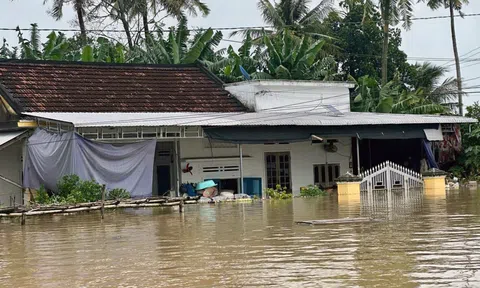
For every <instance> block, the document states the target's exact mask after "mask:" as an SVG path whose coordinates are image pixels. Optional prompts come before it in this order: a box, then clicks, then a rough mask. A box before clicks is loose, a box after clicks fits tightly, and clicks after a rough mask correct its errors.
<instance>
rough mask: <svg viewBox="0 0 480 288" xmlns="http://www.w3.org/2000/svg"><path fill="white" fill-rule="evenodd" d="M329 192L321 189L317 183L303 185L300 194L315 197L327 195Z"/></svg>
mask: <svg viewBox="0 0 480 288" xmlns="http://www.w3.org/2000/svg"><path fill="white" fill-rule="evenodd" d="M325 195H327V192H326V191H324V190H322V189H320V188H319V187H318V186H316V185H308V186H307V187H302V188H301V189H300V196H304V197H313V196H325Z"/></svg>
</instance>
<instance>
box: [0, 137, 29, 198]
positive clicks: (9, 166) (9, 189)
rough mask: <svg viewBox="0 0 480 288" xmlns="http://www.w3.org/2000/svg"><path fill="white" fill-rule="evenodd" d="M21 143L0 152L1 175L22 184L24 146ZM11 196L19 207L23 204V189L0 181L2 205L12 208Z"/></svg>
mask: <svg viewBox="0 0 480 288" xmlns="http://www.w3.org/2000/svg"><path fill="white" fill-rule="evenodd" d="M23 144H24V141H19V142H17V143H15V144H12V145H9V146H7V147H6V148H3V149H1V150H0V175H2V176H4V177H6V178H8V179H10V180H12V181H14V182H16V183H19V184H22V169H23V167H22V146H23ZM10 196H12V197H13V196H15V202H16V204H17V205H20V204H23V203H22V189H20V188H18V187H16V186H14V185H12V184H10V183H8V182H5V181H3V180H1V179H0V205H4V206H10Z"/></svg>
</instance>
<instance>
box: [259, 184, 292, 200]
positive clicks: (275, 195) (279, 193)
mask: <svg viewBox="0 0 480 288" xmlns="http://www.w3.org/2000/svg"><path fill="white" fill-rule="evenodd" d="M265 194H267V195H268V197H269V198H270V199H291V198H292V194H291V193H288V191H287V187H282V186H281V185H278V184H277V186H276V187H275V189H273V188H267V189H265Z"/></svg>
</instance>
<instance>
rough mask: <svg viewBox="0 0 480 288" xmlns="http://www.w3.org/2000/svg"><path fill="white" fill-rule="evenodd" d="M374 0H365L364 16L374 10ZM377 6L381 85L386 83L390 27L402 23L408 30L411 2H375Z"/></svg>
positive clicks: (388, 0)
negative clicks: (380, 43) (381, 32)
mask: <svg viewBox="0 0 480 288" xmlns="http://www.w3.org/2000/svg"><path fill="white" fill-rule="evenodd" d="M373 1H374V0H365V15H369V14H371V12H372V11H373V9H374V6H375V4H374V3H373ZM376 2H377V6H378V8H379V10H380V15H381V17H382V28H383V47H382V84H383V85H385V84H386V83H387V81H388V70H387V69H388V37H389V31H390V26H395V25H397V24H398V23H399V22H403V27H404V28H405V29H408V28H410V26H411V24H412V23H411V18H412V16H413V3H414V1H413V0H400V1H397V0H377V1H376Z"/></svg>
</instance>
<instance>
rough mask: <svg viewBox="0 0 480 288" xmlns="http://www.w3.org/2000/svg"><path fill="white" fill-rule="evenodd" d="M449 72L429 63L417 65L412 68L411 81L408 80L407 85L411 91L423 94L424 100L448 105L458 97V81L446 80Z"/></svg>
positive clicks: (444, 68) (410, 72)
mask: <svg viewBox="0 0 480 288" xmlns="http://www.w3.org/2000/svg"><path fill="white" fill-rule="evenodd" d="M447 72H448V68H446V67H443V66H437V65H433V64H431V63H428V62H425V63H422V64H418V63H416V64H415V65H412V66H411V67H410V71H409V73H408V74H409V79H406V83H407V84H408V85H409V86H410V87H409V90H410V91H412V92H413V91H416V92H418V93H421V94H422V95H423V97H424V98H426V99H427V100H429V101H431V102H433V103H437V104H442V105H446V104H448V103H449V101H451V100H454V99H455V98H456V97H457V95H458V92H457V89H456V87H457V80H456V79H454V78H446V79H444V78H445V74H446V73H447ZM442 79H444V80H443V81H442Z"/></svg>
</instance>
